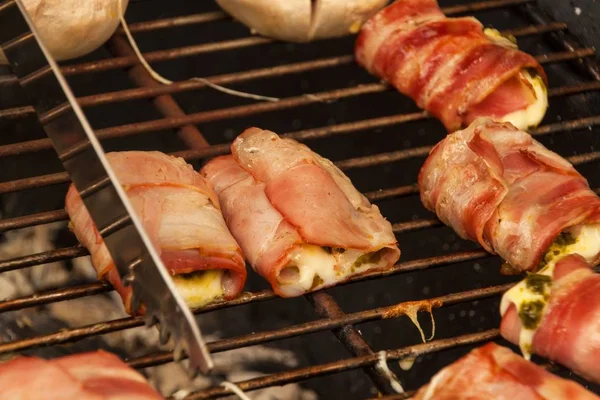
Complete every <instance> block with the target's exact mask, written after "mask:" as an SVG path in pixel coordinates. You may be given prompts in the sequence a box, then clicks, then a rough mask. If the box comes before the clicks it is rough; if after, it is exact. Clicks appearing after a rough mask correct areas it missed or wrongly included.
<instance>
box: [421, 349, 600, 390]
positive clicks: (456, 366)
mask: <svg viewBox="0 0 600 400" xmlns="http://www.w3.org/2000/svg"><path fill="white" fill-rule="evenodd" d="M412 399H413V400H433V399H435V400H463V399H464V400H489V399H495V400H563V399H569V400H597V399H598V396H596V395H594V394H593V393H591V392H589V391H587V390H586V389H585V388H583V387H582V386H581V385H579V384H577V383H575V382H572V381H569V380H567V379H563V378H559V377H558V376H556V375H553V374H551V373H549V372H547V371H545V370H544V369H542V368H540V367H539V366H537V365H535V364H533V363H532V362H530V361H526V360H524V359H523V358H521V357H519V356H518V355H516V354H515V353H513V352H512V351H510V350H509V349H507V348H505V347H501V346H498V345H497V344H495V343H488V344H486V345H484V346H482V347H479V348H477V349H475V350H472V351H471V352H470V353H469V354H467V355H466V356H464V357H463V358H461V359H459V360H458V361H456V362H455V363H453V364H451V365H449V366H447V367H446V368H444V369H442V370H441V371H440V372H438V373H437V374H436V375H435V376H434V377H433V378H432V379H431V382H430V383H429V384H427V385H425V386H423V387H422V388H421V389H420V390H419V391H418V392H417V394H416V395H415V396H414V397H413V398H412Z"/></svg>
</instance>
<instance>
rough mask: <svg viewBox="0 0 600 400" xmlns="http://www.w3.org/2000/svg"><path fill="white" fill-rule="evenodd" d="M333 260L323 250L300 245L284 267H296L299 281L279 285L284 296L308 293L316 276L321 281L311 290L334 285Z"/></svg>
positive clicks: (331, 256)
mask: <svg viewBox="0 0 600 400" xmlns="http://www.w3.org/2000/svg"><path fill="white" fill-rule="evenodd" d="M335 264H336V262H335V258H334V257H333V255H331V254H329V253H328V252H326V251H325V250H323V248H321V247H319V246H313V245H309V244H305V245H302V246H301V247H299V248H298V249H297V250H295V251H294V253H293V254H292V256H291V261H290V263H289V264H288V265H287V266H286V267H293V266H296V267H298V272H299V274H300V277H299V279H298V280H297V281H296V282H293V283H285V284H281V285H280V290H281V292H282V294H283V295H284V296H299V295H301V294H304V293H306V292H308V291H310V289H311V287H312V286H313V282H314V281H315V279H318V278H317V276H318V277H319V278H320V279H321V280H322V283H321V284H320V285H317V286H316V287H315V288H313V290H317V289H318V288H320V287H323V286H325V285H328V284H329V285H331V284H333V283H335V282H336V281H337V280H336V273H335Z"/></svg>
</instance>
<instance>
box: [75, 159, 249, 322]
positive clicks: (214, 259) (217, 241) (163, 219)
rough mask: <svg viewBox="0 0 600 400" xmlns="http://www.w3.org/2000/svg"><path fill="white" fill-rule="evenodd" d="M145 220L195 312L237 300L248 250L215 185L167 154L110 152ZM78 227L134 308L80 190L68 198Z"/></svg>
mask: <svg viewBox="0 0 600 400" xmlns="http://www.w3.org/2000/svg"><path fill="white" fill-rule="evenodd" d="M106 156H107V158H108V160H109V162H110V164H111V166H112V168H113V169H114V171H115V173H116V175H117V177H118V179H119V181H120V183H121V185H123V187H124V189H125V190H126V192H127V196H128V197H129V200H130V201H131V203H132V205H133V207H134V209H135V211H136V213H137V216H138V217H139V218H140V220H141V222H142V224H143V225H144V228H145V230H146V232H147V234H148V235H149V237H150V240H151V241H152V243H153V244H154V247H155V248H156V250H157V251H158V252H159V254H160V256H161V259H162V261H163V262H164V264H165V266H166V268H167V269H168V270H169V272H170V273H171V275H173V280H174V283H175V285H176V287H177V289H178V290H179V292H180V293H181V294H182V296H183V298H184V299H185V301H186V302H187V304H188V305H189V306H190V307H201V306H203V305H206V304H207V303H210V302H212V301H214V300H217V299H219V298H226V299H230V298H233V297H236V296H237V295H238V294H239V293H240V292H241V291H242V289H243V287H244V283H245V281H246V267H245V262H244V257H243V253H242V251H241V249H240V247H239V245H238V244H237V242H236V241H235V239H234V238H233V236H232V235H231V233H230V232H229V230H228V229H227V225H226V224H225V220H224V218H223V215H222V213H221V209H220V205H219V200H218V198H217V195H216V193H215V191H214V190H213V188H212V187H211V186H210V184H209V183H208V182H207V181H206V179H204V178H203V177H202V176H201V175H200V174H199V173H198V172H196V171H194V169H193V168H192V166H191V165H189V164H187V163H186V162H185V161H184V160H183V159H181V158H175V157H171V156H168V155H166V154H163V153H160V152H143V151H129V152H116V153H108V154H107V155H106ZM66 209H67V212H68V214H69V217H70V218H71V229H72V230H73V232H74V233H75V235H76V236H77V238H78V239H79V241H80V242H81V244H82V245H84V246H85V247H86V248H87V249H88V250H89V252H90V254H91V256H92V264H93V265H94V267H95V268H96V271H97V272H98V277H99V278H100V279H107V280H108V281H109V282H110V283H112V285H113V286H114V287H115V289H116V290H117V291H118V293H119V294H120V295H121V297H122V299H123V302H124V304H125V307H126V309H127V312H129V313H131V312H135V311H136V310H131V309H130V308H131V307H130V300H131V287H130V286H124V285H123V283H122V282H121V278H120V276H119V273H118V271H117V269H116V268H115V265H114V262H113V260H112V258H111V256H110V254H109V252H108V249H107V247H106V245H105V244H104V242H103V240H102V238H101V236H100V233H99V232H98V229H97V228H96V226H95V225H94V223H93V221H92V219H91V216H90V214H89V213H88V211H87V209H86V208H85V205H84V204H83V201H82V199H81V197H80V196H79V193H78V192H77V190H76V189H75V187H74V186H73V185H71V187H70V188H69V191H68V193H67V197H66Z"/></svg>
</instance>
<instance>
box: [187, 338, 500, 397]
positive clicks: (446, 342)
mask: <svg viewBox="0 0 600 400" xmlns="http://www.w3.org/2000/svg"><path fill="white" fill-rule="evenodd" d="M499 333H500V332H499V330H498V329H491V330H488V331H485V332H481V333H474V334H471V335H463V336H457V337H454V338H451V339H441V340H435V341H432V342H428V343H424V344H418V345H414V346H409V347H404V348H401V349H395V350H388V351H387V352H386V353H387V359H388V360H401V359H403V358H409V357H410V358H415V357H418V356H423V355H426V354H430V353H436V352H440V351H442V350H446V349H451V348H455V347H460V346H465V345H469V344H476V343H480V342H484V341H487V340H492V339H495V338H497V337H498V335H499ZM378 361H379V358H378V356H377V355H368V356H361V357H355V358H350V359H346V360H340V361H335V362H331V363H327V364H321V365H317V366H311V367H306V368H298V369H295V370H293V371H289V372H280V373H276V374H272V375H269V376H266V377H261V378H255V379H250V380H247V381H243V382H237V383H236V384H237V385H238V387H239V388H240V389H242V390H244V391H250V390H257V389H261V388H264V387H267V386H275V385H285V384H287V383H292V382H297V381H300V380H306V379H310V378H315V377H317V376H322V375H329V374H333V373H337V372H343V371H347V370H349V369H356V368H363V367H366V366H372V365H375V364H376V363H377V362H378ZM228 394H230V393H228V391H227V389H225V388H223V387H214V388H211V389H207V390H203V391H201V392H197V393H194V394H192V395H190V396H188V397H186V400H198V399H208V398H215V397H221V396H225V395H228Z"/></svg>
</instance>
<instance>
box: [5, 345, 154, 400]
mask: <svg viewBox="0 0 600 400" xmlns="http://www.w3.org/2000/svg"><path fill="white" fill-rule="evenodd" d="M0 398H2V399H11V400H21V399H22V400H26V399H45V400H54V399H56V400H82V399H90V400H125V399H127V400H162V399H164V397H162V396H161V395H160V394H158V393H157V392H156V390H154V389H153V388H152V387H151V386H150V385H149V384H148V382H146V380H145V379H144V377H143V376H142V375H141V374H140V373H138V372H137V371H135V370H134V369H132V368H130V367H129V366H128V365H127V364H125V363H124V362H123V361H121V360H120V359H119V358H118V357H117V356H115V355H113V354H110V353H107V352H105V351H102V350H100V351H95V352H90V353H83V354H77V355H73V356H67V357H62V358H58V359H54V360H44V359H41V358H36V357H17V358H14V359H12V360H10V361H7V362H5V363H2V364H0Z"/></svg>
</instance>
